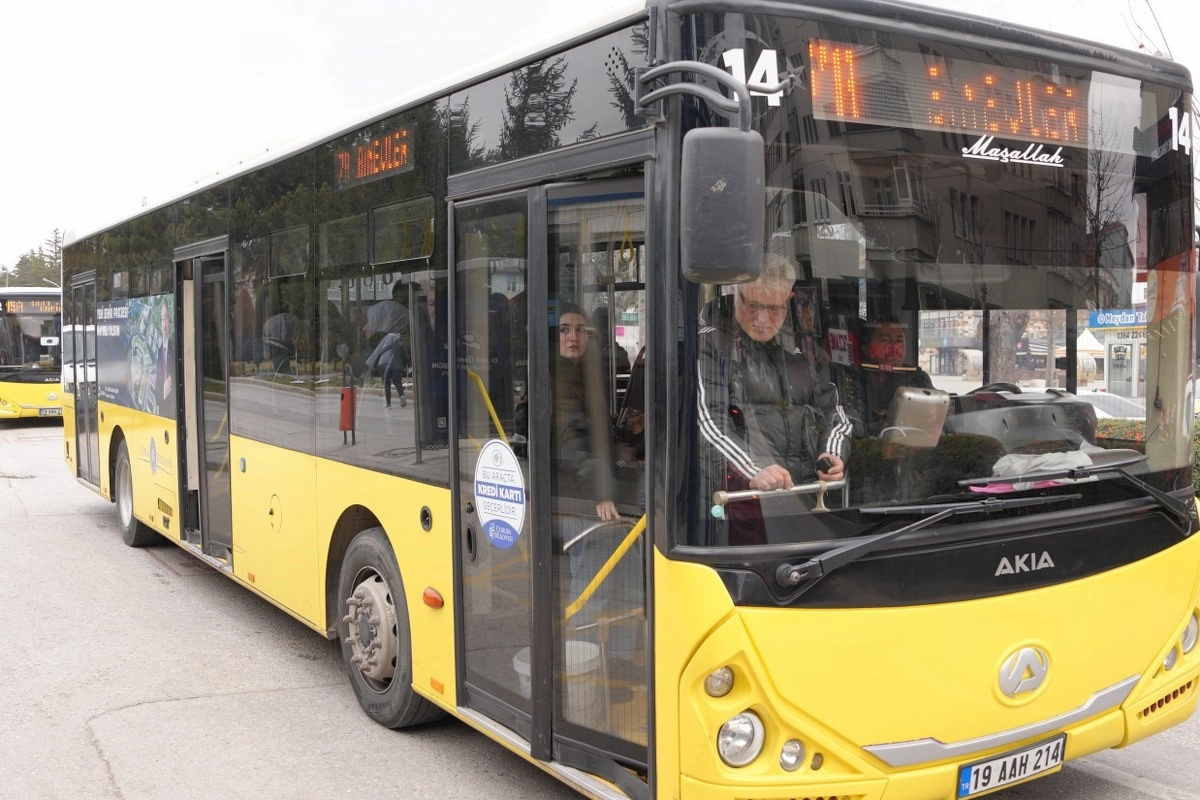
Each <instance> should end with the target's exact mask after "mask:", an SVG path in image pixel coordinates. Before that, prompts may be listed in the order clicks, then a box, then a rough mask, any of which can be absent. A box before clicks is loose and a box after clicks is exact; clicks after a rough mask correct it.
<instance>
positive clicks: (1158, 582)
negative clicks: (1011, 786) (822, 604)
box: [655, 536, 1200, 800]
mask: <svg viewBox="0 0 1200 800" xmlns="http://www.w3.org/2000/svg"><path fill="white" fill-rule="evenodd" d="M1181 565H1183V567H1182V568H1181ZM1186 565H1191V566H1190V567H1188V566H1186ZM1198 567H1200V536H1193V537H1191V538H1190V539H1188V540H1185V541H1182V542H1180V543H1179V544H1177V545H1175V546H1174V547H1172V548H1170V549H1168V550H1166V551H1163V552H1161V553H1158V554H1156V555H1154V556H1151V557H1149V558H1146V559H1143V560H1141V561H1139V562H1137V563H1134V564H1130V565H1128V566H1125V567H1122V568H1119V569H1116V570H1112V571H1110V572H1106V573H1103V574H1100V575H1096V576H1092V577H1089V578H1084V579H1081V580H1076V581H1071V582H1068V583H1064V584H1061V585H1058V586H1053V587H1048V588H1044V589H1039V590H1035V591H1029V592H1023V593H1017V594H1011V595H1005V596H1000V597H993V598H987V599H982V600H973V601H964V602H958V603H946V604H939V605H930V606H919V607H910V608H876V609H870V608H865V609H767V608H735V607H734V606H733V605H732V604H731V603H730V601H729V595H728V592H727V591H726V589H725V587H724V586H723V585H722V584H721V582H720V581H719V580H718V578H717V576H716V575H715V574H714V573H713V572H712V570H710V569H708V568H706V567H703V566H698V565H691V564H682V563H672V562H669V561H667V560H665V559H662V558H658V564H657V571H656V598H657V602H658V607H657V608H658V616H657V619H658V621H659V625H658V628H657V630H656V642H655V647H656V653H657V667H658V685H657V695H656V701H657V710H658V719H657V725H658V737H659V739H658V741H659V752H658V755H657V760H658V764H659V768H660V771H659V775H660V776H662V783H661V784H660V785H659V792H658V796H659V797H662V798H667V797H684V798H717V797H724V798H727V797H731V796H736V797H739V798H748V799H749V798H763V799H764V800H766V799H767V798H781V797H806V796H829V795H833V796H840V797H841V796H844V797H850V798H887V800H896V799H897V798H915V799H919V800H933V798H953V797H954V792H955V782H956V778H957V770H958V768H959V767H960V766H961V765H963V764H968V763H972V762H974V761H978V760H981V759H983V758H987V757H989V756H992V755H996V754H1000V753H1004V752H1007V751H1009V750H1012V749H1014V748H1018V747H1020V746H1023V745H1024V744H1028V743H1033V742H1036V741H1040V740H1043V739H1045V738H1048V737H1049V736H1050V735H1052V733H1042V734H1040V735H1037V736H1032V737H1029V738H1028V739H1026V740H1021V741H1017V742H1011V743H1007V744H1004V745H1003V746H999V747H993V748H990V749H984V750H981V751H979V752H972V753H970V754H967V755H962V756H958V757H951V758H945V759H941V760H936V759H935V760H933V761H931V762H929V763H922V764H918V765H915V766H912V767H907V768H895V767H889V766H888V765H886V764H884V763H883V762H882V761H880V760H879V759H878V758H876V757H874V756H873V755H871V754H870V753H868V752H867V751H865V750H864V749H862V748H863V746H866V745H878V744H887V743H897V742H908V741H913V740H921V739H926V738H932V739H936V740H938V741H940V742H943V743H956V742H963V741H969V740H973V739H976V738H979V737H985V736H988V735H992V734H996V733H1000V732H1004V731H1008V730H1012V729H1015V728H1020V727H1022V726H1026V725H1030V724H1032V723H1036V722H1039V721H1042V720H1047V719H1050V718H1054V717H1057V716H1059V715H1062V714H1064V713H1067V712H1070V711H1072V710H1074V709H1077V708H1079V707H1081V706H1083V705H1084V704H1085V703H1086V702H1087V701H1088V700H1089V698H1091V697H1092V696H1093V695H1094V694H1095V693H1096V692H1098V691H1100V690H1102V689H1105V688H1108V687H1111V686H1113V685H1115V684H1118V683H1120V682H1121V681H1124V680H1126V679H1129V678H1135V677H1136V678H1139V680H1138V682H1137V685H1136V686H1135V688H1134V689H1133V691H1132V692H1131V693H1130V695H1129V697H1128V698H1127V700H1126V701H1125V702H1124V703H1123V704H1122V705H1121V707H1119V708H1116V709H1112V710H1109V711H1100V712H1098V713H1096V714H1094V715H1091V716H1088V717H1087V718H1085V719H1082V720H1081V721H1079V722H1078V723H1076V724H1074V725H1070V726H1068V727H1066V728H1065V731H1066V733H1067V747H1066V756H1067V758H1068V759H1073V758H1078V757H1079V756H1082V755H1085V754H1087V753H1091V752H1095V751H1096V750H1100V749H1104V748H1110V747H1121V746H1124V745H1127V744H1129V743H1131V742H1133V741H1136V740H1138V739H1141V738H1143V737H1145V736H1148V735H1150V734H1151V733H1153V732H1155V731H1157V730H1160V729H1162V728H1165V727H1168V726H1170V725H1174V724H1177V723H1179V722H1181V721H1182V720H1184V719H1186V718H1187V716H1188V715H1189V714H1191V713H1192V712H1193V711H1194V709H1195V707H1196V699H1197V696H1198V694H1200V692H1198V691H1197V690H1198V688H1200V687H1198V686H1197V684H1198V682H1200V647H1198V648H1196V649H1195V650H1193V652H1192V653H1191V654H1190V655H1188V656H1186V657H1183V658H1182V659H1180V662H1179V663H1178V664H1177V665H1176V666H1175V667H1174V668H1173V669H1172V670H1171V671H1169V672H1164V670H1163V669H1162V663H1163V659H1164V657H1165V656H1166V655H1167V653H1168V650H1169V648H1170V647H1172V646H1173V645H1175V644H1176V643H1178V641H1179V637H1180V634H1181V633H1182V630H1183V627H1184V625H1185V623H1186V620H1187V617H1188V615H1189V614H1190V613H1193V612H1197V611H1198V609H1197V605H1198V603H1200V601H1198V598H1197V593H1198V592H1200V585H1198V578H1197V575H1198V572H1200V570H1198V569H1197V568H1198ZM1023 644H1036V645H1038V646H1040V647H1042V648H1044V649H1045V650H1046V652H1047V653H1048V654H1049V656H1050V667H1049V677H1048V679H1047V681H1046V683H1045V684H1044V685H1043V686H1042V687H1041V688H1040V689H1039V690H1038V691H1036V692H1033V693H1031V697H1030V698H1029V699H1028V700H1023V701H1022V702H1019V703H1018V702H1014V701H1012V700H1010V699H1009V698H1007V697H1006V696H1004V695H1003V694H1002V693H1001V692H1000V690H999V685H998V678H999V671H1000V667H1001V665H1002V663H1003V661H1004V659H1005V658H1006V656H1007V655H1008V654H1010V653H1011V652H1012V651H1013V650H1014V648H1016V647H1018V646H1020V645H1023ZM721 666H730V667H731V668H732V669H733V670H734V673H735V688H734V690H733V691H732V692H731V693H730V694H729V695H727V696H725V697H722V698H711V697H708V696H707V695H706V694H705V692H704V689H703V682H704V678H705V676H707V675H708V674H709V673H711V672H712V671H713V670H714V669H716V668H718V667H721ZM1163 698H1165V699H1166V702H1163V703H1160V702H1159V701H1160V700H1162V699H1163ZM746 709H751V710H754V711H755V712H757V713H758V715H759V716H760V717H761V718H762V719H763V721H764V724H765V727H766V745H765V747H764V750H763V754H762V755H761V756H760V757H759V758H758V759H757V760H756V761H754V762H753V763H752V764H750V765H749V766H746V767H742V768H740V769H735V768H732V767H728V766H726V765H725V764H723V763H722V762H721V760H720V758H719V757H718V755H717V752H716V748H715V742H716V737H717V731H718V729H719V728H720V726H721V725H722V723H724V722H725V721H726V720H727V719H729V718H730V717H732V716H733V715H735V714H737V713H739V712H741V711H743V710H746ZM1148 709H1150V711H1149V713H1147V710H1148ZM791 738H796V739H799V740H801V741H802V742H804V744H805V747H806V752H807V753H808V759H811V758H812V756H813V754H816V753H820V754H821V759H820V766H819V768H815V769H814V768H813V767H812V763H811V761H810V760H808V759H806V763H805V766H803V767H801V768H800V769H799V770H797V771H796V772H792V773H787V772H785V771H784V770H783V769H782V768H781V767H780V766H779V763H778V755H779V750H780V746H781V745H782V744H783V742H784V741H786V740H787V739H791ZM671 776H678V783H677V784H674V783H673V782H672V778H671Z"/></svg>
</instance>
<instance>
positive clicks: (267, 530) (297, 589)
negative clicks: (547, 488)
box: [230, 436, 455, 706]
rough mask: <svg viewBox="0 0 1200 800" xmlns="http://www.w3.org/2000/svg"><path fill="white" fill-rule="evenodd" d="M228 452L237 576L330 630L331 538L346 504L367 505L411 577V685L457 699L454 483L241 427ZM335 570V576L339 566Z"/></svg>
mask: <svg viewBox="0 0 1200 800" xmlns="http://www.w3.org/2000/svg"><path fill="white" fill-rule="evenodd" d="M230 454H231V458H230V464H231V468H232V470H233V474H232V478H233V483H232V487H231V495H232V503H233V519H234V535H233V544H234V557H233V564H234V574H235V575H236V577H237V578H238V579H240V580H242V581H245V582H246V583H247V584H248V585H250V586H252V587H254V588H255V589H256V590H258V591H259V592H261V593H263V594H264V595H265V596H266V597H268V598H270V599H271V600H272V601H273V602H275V603H277V604H279V605H280V606H282V607H284V608H286V609H287V610H288V611H289V612H291V613H292V614H294V615H296V616H297V617H299V618H300V619H302V620H304V621H305V622H307V623H308V624H310V625H311V626H312V627H314V628H316V629H317V630H326V629H327V628H328V627H331V626H333V625H334V624H335V623H336V620H327V619H326V614H325V586H326V583H327V573H328V571H330V570H334V571H336V570H338V569H339V567H340V564H338V563H333V564H330V563H327V555H328V553H329V552H330V549H331V539H332V537H333V535H334V531H335V530H336V529H337V527H338V522H339V520H340V519H341V518H342V516H343V514H344V513H345V512H346V511H347V510H349V509H351V508H355V507H361V508H362V509H365V510H366V512H368V513H369V515H370V516H374V518H375V519H378V521H379V524H380V525H381V526H382V527H383V529H384V530H385V531H386V532H387V534H388V537H389V539H390V540H391V543H392V549H393V550H394V551H395V553H396V559H397V561H398V565H399V567H400V574H401V576H402V577H403V579H404V590H405V600H406V601H407V604H408V613H409V622H410V629H411V633H412V652H413V675H414V685H415V687H416V689H417V690H418V691H420V692H422V693H424V694H426V695H429V696H430V698H431V699H433V700H435V701H436V702H438V703H440V704H445V705H448V706H453V705H454V703H455V699H454V695H453V691H454V680H455V678H454V676H455V673H454V604H453V594H454V583H453V553H452V548H450V547H448V546H447V544H448V542H450V541H451V540H452V538H453V532H452V528H451V524H450V523H451V515H450V492H449V490H447V489H441V488H434V487H430V486H428V485H426V484H422V483H418V482H414V481H409V480H405V479H403V478H397V477H395V476H392V475H385V474H381V473H377V472H371V471H369V470H364V469H361V468H357V467H353V466H350V465H346V464H341V463H338V462H332V461H326V460H324V459H318V458H314V457H312V456H307V455H303V454H301V453H297V452H295V451H292V450H285V449H283V448H280V447H277V446H275V445H270V444H264V443H262V442H256V441H253V440H250V439H245V438H241V437H236V436H234V437H231V439H230ZM422 508H428V509H429V510H430V512H431V515H432V520H433V524H432V527H431V528H430V530H429V531H425V530H423V529H422V527H421V519H420V517H421V510H422ZM370 516H365V517H358V518H357V519H367V520H369V519H370ZM362 524H364V525H365V524H368V523H365V522H364V523H362ZM330 577H332V579H333V582H334V584H336V581H337V575H336V574H334V575H332V576H330ZM426 587H432V588H434V589H435V590H437V591H438V592H439V593H440V594H441V596H442V597H443V599H444V601H445V605H444V606H443V607H442V608H440V609H433V608H430V607H429V606H427V605H425V603H424V600H423V594H424V591H425V589H426ZM433 687H442V688H433ZM447 693H448V694H447Z"/></svg>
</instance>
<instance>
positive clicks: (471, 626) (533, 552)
mask: <svg viewBox="0 0 1200 800" xmlns="http://www.w3.org/2000/svg"><path fill="white" fill-rule="evenodd" d="M643 198H644V189H643V181H642V179H641V178H640V177H637V178H633V179H630V180H625V181H611V180H610V181H603V182H600V181H596V182H579V183H573V184H566V185H557V186H549V187H540V188H537V189H533V190H530V191H528V192H520V193H514V194H509V195H505V196H502V197H498V198H492V199H488V200H484V201H473V202H471V203H462V204H458V205H456V206H455V207H454V211H453V213H454V250H453V261H454V264H455V269H454V271H453V276H452V284H451V296H452V298H453V299H454V304H453V308H454V310H455V314H456V326H455V341H456V342H457V345H456V348H457V365H458V370H457V375H458V377H457V380H456V385H455V394H454V397H455V407H456V408H455V414H454V415H453V416H454V420H455V424H456V427H455V430H456V434H455V438H456V442H457V448H456V452H457V456H458V474H459V476H460V482H459V497H458V504H457V510H458V514H459V520H458V530H459V531H460V542H461V546H460V561H461V564H462V581H461V586H462V592H463V596H462V598H461V602H460V603H459V604H458V605H457V608H459V609H460V613H461V614H462V625H461V631H462V636H463V638H464V642H463V644H464V647H463V650H462V652H463V658H464V662H465V664H464V666H465V671H464V674H465V690H466V691H465V697H466V701H465V704H466V705H469V706H471V707H473V708H474V709H476V710H478V711H480V712H481V713H484V714H486V715H487V716H489V717H492V718H493V719H496V720H497V721H499V722H501V723H502V724H504V725H505V726H507V727H509V728H511V729H513V730H515V731H517V732H518V733H519V734H521V735H522V736H524V737H526V738H527V739H528V740H529V741H530V745H531V752H532V753H533V754H534V755H535V756H537V757H539V758H542V759H544V760H550V759H551V758H553V759H554V760H556V761H558V762H560V763H563V764H566V765H568V766H576V767H579V768H581V769H584V770H586V771H588V772H592V773H596V774H601V775H603V776H604V777H606V778H608V779H609V780H613V781H615V782H618V783H620V784H621V785H625V784H626V783H627V782H628V781H630V780H632V781H633V784H632V785H629V786H627V788H628V789H629V791H630V792H631V793H632V794H631V796H637V795H638V794H640V793H644V792H645V784H644V783H641V782H640V781H639V780H637V779H636V778H632V773H631V771H630V770H631V769H632V771H633V772H635V773H636V772H640V771H643V770H644V768H645V764H646V762H647V742H648V738H647V721H648V705H647V691H646V689H647V667H646V663H647V661H646V638H645V627H646V626H645V623H646V609H645V602H644V597H645V592H644V586H645V581H644V575H643V566H642V564H643V557H644V552H645V551H644V548H643V542H642V537H641V536H640V532H641V529H642V526H640V525H639V524H638V523H639V520H640V519H641V517H642V509H641V505H642V497H643V494H642V489H641V487H642V486H643V483H642V476H641V474H640V467H639V463H638V457H637V455H636V454H635V453H634V448H631V447H624V446H621V445H619V444H618V443H617V442H616V441H614V437H613V424H612V423H613V420H614V418H615V417H616V416H617V413H618V405H619V403H620V402H621V400H622V399H623V398H624V397H625V396H626V395H627V393H628V387H629V385H630V369H631V364H632V363H633V361H634V360H635V359H636V356H637V352H638V350H639V349H640V344H641V342H642V341H643V337H642V335H641V333H640V331H641V330H643V327H642V326H641V325H640V315H641V312H642V310H643V309H644V306H643V305H642V302H641V301H642V297H641V295H642V292H641V280H642V275H641V263H642V260H643V258H644V250H645V247H644V241H645V236H644V226H645V222H644V217H645V212H644V199H643ZM599 309H604V311H603V312H600V311H599ZM597 320H602V321H601V322H600V323H599V325H600V326H601V327H602V328H603V330H600V329H598V328H597ZM623 323H630V324H627V325H626V324H623ZM618 351H619V352H620V353H623V354H624V355H625V357H624V358H621V357H618V356H617V355H614V354H615V353H617V352H618ZM638 405H639V407H640V403H639V404H638ZM602 474H603V475H604V477H603V478H602V477H601V476H602ZM601 495H607V496H601ZM601 506H603V507H604V508H603V512H602V510H601ZM602 513H603V516H604V517H607V519H602V518H601V514H602Z"/></svg>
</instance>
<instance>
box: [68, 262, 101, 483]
mask: <svg viewBox="0 0 1200 800" xmlns="http://www.w3.org/2000/svg"><path fill="white" fill-rule="evenodd" d="M70 293H71V299H70V305H71V332H70V334H69V335H70V336H71V341H70V343H69V344H68V346H69V347H70V348H71V363H70V364H67V363H65V360H64V363H63V376H64V378H65V379H66V380H64V383H66V384H67V385H68V386H69V388H70V391H71V392H72V393H73V394H74V396H75V469H76V473H75V474H76V477H78V478H79V479H80V480H84V481H87V482H88V483H90V484H93V485H95V486H99V485H100V433H99V431H98V429H97V427H96V420H97V413H96V401H97V397H98V394H99V393H98V391H97V387H96V282H95V280H94V279H91V280H87V281H85V282H83V283H77V284H75V285H73V286H71V287H70ZM63 333H64V337H65V336H66V335H67V332H66V330H65V329H64V332H63ZM64 344H67V343H65V342H64ZM64 350H65V348H64Z"/></svg>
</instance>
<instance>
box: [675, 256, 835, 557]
mask: <svg viewBox="0 0 1200 800" xmlns="http://www.w3.org/2000/svg"><path fill="white" fill-rule="evenodd" d="M796 275H797V267H796V265H795V264H794V263H793V262H792V261H791V260H789V259H787V258H785V257H783V256H780V255H776V254H770V255H768V256H767V258H766V263H765V265H764V267H763V271H762V274H761V275H760V276H759V278H758V279H757V280H755V281H754V282H752V283H744V284H739V285H737V286H734V287H733V291H732V292H730V293H728V294H724V295H722V296H720V297H718V298H717V299H716V300H715V301H714V302H713V303H712V304H710V306H709V307H708V315H707V318H706V319H705V320H704V321H703V322H704V324H703V325H702V327H701V329H700V336H699V355H698V358H699V363H698V370H699V384H698V385H699V398H698V403H697V412H698V414H699V424H700V431H701V434H702V436H703V438H704V440H705V441H706V442H707V455H706V457H705V458H704V462H705V463H704V464H703V465H702V469H704V470H705V471H707V472H708V473H709V476H708V478H709V484H710V485H711V486H713V488H714V491H726V492H728V491H738V490H746V489H750V490H757V491H770V490H777V489H789V488H791V487H793V486H796V485H803V484H810V483H813V482H815V481H818V480H820V481H837V480H840V479H842V478H843V477H844V476H845V467H846V460H847V459H848V458H849V456H850V432H851V425H850V420H849V418H848V417H847V416H846V413H845V411H844V410H843V408H842V406H841V404H840V401H839V397H838V391H837V387H836V386H835V385H834V384H833V382H832V380H831V378H830V373H829V365H828V357H827V356H826V354H825V353H824V351H823V350H822V349H821V347H820V345H819V343H818V339H817V337H816V336H813V335H811V333H815V332H816V331H815V330H811V331H810V329H815V321H814V320H812V319H805V318H804V317H803V316H802V315H801V318H800V319H799V320H797V319H796V316H797V312H796V308H795V303H794V300H795V298H796V291H795V283H796ZM804 308H807V309H808V311H809V314H810V316H811V315H813V314H815V309H813V308H812V305H811V304H808V305H806V306H804ZM802 312H803V308H802V309H801V312H800V313H801V314H802ZM726 513H727V515H728V519H729V529H728V533H729V537H730V542H729V543H730V544H756V543H763V542H766V541H767V538H766V531H765V530H764V526H763V519H762V514H761V511H760V508H759V502H758V501H751V502H737V503H732V504H730V505H729V506H728V508H727V509H726Z"/></svg>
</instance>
